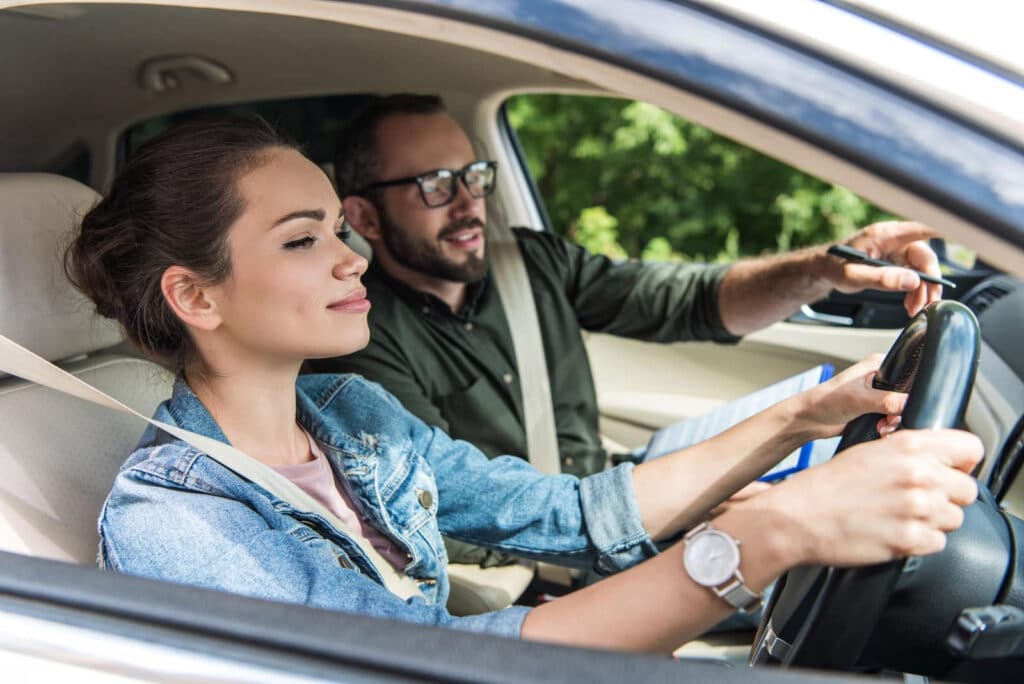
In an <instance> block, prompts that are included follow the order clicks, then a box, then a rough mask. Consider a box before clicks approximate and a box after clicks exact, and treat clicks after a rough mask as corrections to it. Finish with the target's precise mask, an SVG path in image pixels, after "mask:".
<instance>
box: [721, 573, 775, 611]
mask: <svg viewBox="0 0 1024 684" xmlns="http://www.w3.org/2000/svg"><path fill="white" fill-rule="evenodd" d="M715 593H716V594H718V595H719V596H721V597H722V598H723V599H725V602H726V603H728V604H729V605H730V606H732V607H733V608H737V609H739V610H742V611H743V612H744V613H749V612H751V611H754V610H757V608H758V607H759V606H760V605H761V601H763V600H764V595H763V594H761V593H759V592H756V591H751V590H750V588H749V587H747V585H746V584H744V583H743V575H741V574H740V573H739V570H737V571H736V575H735V576H734V577H733V579H732V581H731V582H729V583H728V584H726V585H725V586H718V587H715Z"/></svg>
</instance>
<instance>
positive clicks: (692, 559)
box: [683, 530, 740, 587]
mask: <svg viewBox="0 0 1024 684" xmlns="http://www.w3.org/2000/svg"><path fill="white" fill-rule="evenodd" d="M683 565H685V566H686V572H687V573H689V575H690V577H691V578H692V579H693V581H694V582H696V583H697V584H700V585H703V586H705V587H717V586H718V585H719V584H722V583H723V582H725V581H727V580H729V579H730V578H732V576H733V575H734V574H735V573H736V570H738V569H739V566H740V550H739V548H737V546H736V543H735V542H734V541H733V540H732V539H730V538H729V537H727V536H726V535H724V534H722V533H721V532H718V531H717V530H707V531H705V532H701V533H700V534H698V535H696V536H695V537H693V538H692V539H689V540H687V542H686V550H685V551H684V553H683Z"/></svg>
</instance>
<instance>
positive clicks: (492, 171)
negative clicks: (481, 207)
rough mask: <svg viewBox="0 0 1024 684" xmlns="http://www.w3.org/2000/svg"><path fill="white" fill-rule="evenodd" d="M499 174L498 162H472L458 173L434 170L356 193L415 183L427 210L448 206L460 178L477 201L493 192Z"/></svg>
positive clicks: (379, 183) (373, 185)
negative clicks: (428, 208)
mask: <svg viewBox="0 0 1024 684" xmlns="http://www.w3.org/2000/svg"><path fill="white" fill-rule="evenodd" d="M497 173H498V162H495V161H475V162H473V163H472V164H467V165H466V166H464V167H462V168H461V169H459V170H457V171H456V170H455V169H434V170H433V171H427V172H426V173H423V174H420V175H419V176H408V177H406V178H395V179H393V180H386V181H377V182H376V183H370V184H369V185H367V186H366V187H365V188H363V189H362V190H360V191H359V193H358V194H363V193H365V192H366V191H367V190H373V189H375V188H389V187H391V186H393V185H406V184H408V183H416V184H417V185H418V186H419V187H420V197H422V198H423V203H424V204H425V205H427V206H428V207H431V208H433V207H443V206H444V205H446V204H449V203H450V202H451V201H452V200H453V199H455V195H456V193H457V192H458V185H456V181H457V180H459V179H460V178H461V179H462V184H463V185H465V186H466V190H467V191H468V192H469V195H470V196H471V197H475V198H477V199H480V198H481V197H486V196H487V195H490V194H491V193H492V192H493V191H494V179H495V177H496V176H497Z"/></svg>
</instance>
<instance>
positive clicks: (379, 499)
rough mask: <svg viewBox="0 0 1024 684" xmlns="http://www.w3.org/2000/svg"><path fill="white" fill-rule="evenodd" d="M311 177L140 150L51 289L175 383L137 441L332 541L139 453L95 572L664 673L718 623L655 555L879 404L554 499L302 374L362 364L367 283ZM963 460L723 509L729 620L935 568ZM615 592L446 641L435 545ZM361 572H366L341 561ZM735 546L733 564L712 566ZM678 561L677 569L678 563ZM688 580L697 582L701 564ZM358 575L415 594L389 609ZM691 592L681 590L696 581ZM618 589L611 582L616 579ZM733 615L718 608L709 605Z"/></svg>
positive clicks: (855, 379)
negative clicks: (838, 588)
mask: <svg viewBox="0 0 1024 684" xmlns="http://www.w3.org/2000/svg"><path fill="white" fill-rule="evenodd" d="M346 236H347V230H346V227H345V222H344V216H343V215H342V208H341V204H340V202H339V200H338V198H337V196H336V195H335V193H334V191H333V189H332V187H331V184H330V182H329V181H328V179H327V178H326V176H325V175H324V174H323V173H322V172H321V171H320V170H319V169H318V168H317V167H316V166H315V165H314V164H312V163H311V162H310V161H309V160H307V159H306V158H305V157H303V156H302V155H301V154H300V153H299V152H298V151H297V150H296V149H295V147H294V146H292V145H291V144H290V143H288V142H287V141H286V140H284V139H282V138H281V137H280V136H279V135H278V134H277V133H276V132H274V131H273V130H272V129H270V128H269V127H268V126H267V125H266V124H265V123H264V122H262V121H260V120H253V119H237V118H236V119H221V120H207V121H199V122H193V123H190V124H185V125H184V126H181V127H178V128H175V129H172V130H170V131H168V132H166V133H165V134H163V135H161V136H159V137H158V138H156V139H154V140H153V141H151V142H149V143H148V144H146V145H144V146H143V147H142V148H140V149H139V151H138V153H137V154H136V155H135V156H134V157H133V158H132V159H131V160H130V161H129V163H128V164H127V166H126V167H125V169H124V170H123V171H122V173H121V174H120V175H119V176H118V178H117V179H116V181H115V182H114V185H113V188H112V189H111V192H110V194H109V196H108V197H107V198H106V199H105V200H103V201H102V202H101V203H100V204H99V205H98V206H97V207H96V208H95V209H93V210H92V211H91V212H90V213H89V214H88V215H87V216H86V217H85V219H84V221H83V223H82V227H81V232H80V234H79V235H78V236H77V239H76V241H75V242H74V244H73V245H72V246H71V248H70V249H69V252H68V271H69V275H70V276H71V278H72V280H73V281H74V282H75V284H76V285H77V286H78V287H79V288H80V289H81V290H82V291H83V292H85V293H86V294H87V295H88V296H89V297H90V298H91V299H92V300H93V301H94V302H95V304H96V308H97V310H98V311H99V313H101V314H102V315H105V316H108V317H111V318H114V319H116V320H118V321H120V322H121V323H122V325H123V326H124V327H125V329H126V331H127V334H128V336H129V338H130V339H131V340H133V341H134V342H135V343H136V344H137V345H138V346H139V347H140V348H141V349H142V350H143V351H145V352H146V353H147V354H148V355H149V356H150V357H151V358H153V359H155V360H158V361H160V362H162V363H164V364H165V365H168V366H170V367H171V368H174V369H175V370H177V371H179V374H178V377H177V381H176V383H175V387H174V393H173V396H172V397H171V399H169V400H168V401H167V402H164V404H162V405H161V406H160V408H159V409H158V410H157V414H156V417H157V418H158V419H159V420H163V421H166V422H171V423H176V424H177V425H179V426H182V427H184V428H187V429H189V430H192V431H194V432H199V433H202V434H205V435H207V436H210V437H213V438H215V439H218V440H221V441H224V442H229V443H230V444H232V445H234V446H235V447H237V448H238V449H240V450H241V451H243V452H245V453H246V454H247V455H248V456H249V457H251V458H253V459H256V460H258V461H260V462H262V463H264V464H266V465H268V466H271V467H273V468H275V469H277V470H278V472H280V473H282V474H283V475H285V476H286V477H288V478H289V479H291V480H292V481H294V482H295V483H296V484H298V485H299V486H300V487H302V488H304V489H305V490H306V491H308V492H309V493H310V494H312V495H313V496H314V497H315V498H317V499H319V500H320V501H321V502H323V503H324V504H325V505H327V506H328V507H329V508H331V509H332V511H334V512H335V514H336V515H338V516H339V517H340V518H342V519H343V520H346V522H348V523H349V526H348V527H349V529H350V530H354V531H349V532H344V531H341V530H339V529H338V528H336V527H334V526H332V525H331V524H329V523H328V522H327V521H326V520H325V519H324V518H321V517H319V516H317V515H315V514H312V513H309V512H308V511H301V510H295V508H294V507H293V506H291V505H290V504H289V503H288V502H285V501H282V500H280V499H278V498H277V497H275V496H274V495H272V494H270V493H269V492H267V491H266V490H264V489H262V488H261V487H259V486H257V485H255V484H252V483H250V482H248V481H246V480H245V479H243V478H241V477H240V476H238V475H236V474H235V473H234V472H232V471H230V470H228V469H226V468H224V467H223V466H221V465H220V464H219V463H217V462H216V461H214V460H213V459H211V458H209V457H208V456H206V455H204V454H202V453H201V452H200V451H199V450H197V449H196V448H194V447H191V446H189V445H188V444H185V443H184V442H181V441H180V440H177V439H175V438H173V437H170V436H167V435H165V434H163V433H159V432H157V431H155V430H150V431H149V432H147V434H146V435H145V436H144V437H143V440H142V443H141V444H140V446H139V448H138V449H137V450H136V451H135V453H133V454H132V455H131V457H130V458H129V459H128V461H127V462H126V464H125V466H124V467H123V469H122V471H121V472H120V474H119V476H118V477H117V480H116V481H115V483H114V486H113V490H112V491H111V493H110V496H109V498H108V500H107V503H106V505H105V507H104V510H103V512H102V514H101V519H100V531H101V549H100V559H101V563H102V564H103V565H105V566H106V567H109V568H112V569H114V570H118V571H122V572H128V573H134V574H139V575H146V576H150V577H155V578H159V579H165V580H172V581H179V582H185V583H189V584H193V585H198V586H204V587H211V588H217V589H222V590H226V591H233V592H238V593H243V594H249V595H253V596H259V597H263V598H269V599H278V600H282V601H292V602H298V603H306V604H309V605H315V606H320V607H325V608H333V609H339V610H349V611H356V612H361V613H368V614H373V615H377V616H383V617H392V618H398V619H404V620H409V621H415V622H420V623H433V624H442V625H449V626H452V627H458V628H464V629H470V630H476V631H488V632H493V633H498V634H505V635H510V636H517V637H522V638H528V639H539V640H547V641H561V642H568V643H575V644H579V645H587V646H597V647H608V648H626V649H635V650H655V651H662V652H669V651H670V650H671V649H673V648H675V647H677V646H678V645H679V644H681V643H683V642H684V641H685V640H686V639H688V638H690V637H692V636H694V635H696V634H699V633H700V632H702V631H703V630H704V629H706V628H707V627H709V626H711V625H713V624H715V623H716V622H718V621H719V620H721V619H722V617H724V616H725V615H727V614H729V613H730V612H732V611H733V610H734V608H733V607H732V605H730V603H729V602H727V601H726V600H724V599H723V598H722V597H721V596H719V595H717V594H716V593H715V592H714V591H713V590H712V588H710V587H708V586H702V585H701V584H698V583H697V582H696V581H695V580H694V577H695V576H697V577H698V579H699V578H700V573H701V568H700V567H697V566H698V565H699V563H697V564H696V565H695V563H696V562H695V561H691V560H690V558H689V557H688V559H687V564H686V568H684V562H683V555H684V550H685V549H686V547H687V544H690V543H692V544H693V546H691V548H696V545H697V543H696V541H694V542H690V541H688V540H684V541H680V542H677V543H675V544H672V545H670V546H668V548H667V549H666V550H664V551H663V552H661V553H660V554H659V553H658V552H657V548H656V546H655V542H658V541H662V540H668V539H671V538H673V537H675V536H677V535H678V534H679V533H680V532H682V531H683V530H685V529H687V528H688V527H690V526H692V525H693V524H694V522H695V521H698V520H699V519H701V518H702V517H703V516H704V515H706V513H707V511H710V510H712V509H713V508H714V507H715V506H717V505H718V504H719V503H721V501H722V500H724V499H725V498H727V497H728V496H729V495H731V494H732V493H734V492H736V491H737V490H739V489H740V488H741V487H742V486H744V485H745V484H747V483H748V482H750V481H751V480H753V479H755V478H756V477H758V476H759V475H760V474H761V473H763V472H764V471H766V470H767V469H769V468H770V467H771V466H772V465H774V464H775V463H776V462H777V461H778V460H780V459H781V458H782V457H783V456H784V455H786V454H788V453H789V452H791V451H792V450H793V449H794V448H795V447H796V446H798V445H799V444H802V443H804V442H806V441H807V440H809V439H815V438H820V437H826V436H832V435H836V434H838V433H839V431H840V430H841V429H842V427H843V426H844V424H845V423H846V422H847V421H849V420H850V419H851V418H853V417H854V416H857V415H860V414H863V413H867V412H878V413H883V414H887V415H888V416H889V418H888V419H886V420H884V421H883V424H882V425H881V426H880V427H881V429H882V430H883V431H886V432H891V431H892V429H893V427H894V425H895V421H896V416H898V414H899V412H900V411H901V410H902V404H903V400H904V397H903V395H899V394H894V393H888V392H882V391H879V390H874V389H872V388H871V386H870V380H871V377H872V375H873V372H874V369H875V368H876V365H877V363H878V359H877V358H875V359H871V360H868V361H865V362H862V363H860V364H857V365H855V366H853V367H852V368H850V369H848V370H847V371H845V372H844V373H841V374H839V375H838V376H836V377H835V378H834V379H833V380H831V381H829V382H827V383H825V384H823V385H819V386H818V387H816V388H814V389H811V390H809V391H807V392H805V393H803V394H800V395H797V396H796V397H793V398H791V399H788V400H786V401H784V402H781V403H780V404H778V405H776V406H774V407H772V408H771V409H769V410H767V411H765V412H763V413H761V414H759V415H757V416H754V417H753V418H751V419H749V420H747V421H745V422H743V423H741V424H740V425H738V426H736V427H734V428H733V429H731V430H729V431H727V432H725V433H723V434H722V435H720V436H718V437H715V438H714V439H712V440H709V441H707V442H705V443H702V444H700V445H697V446H694V447H691V448H689V449H687V450H685V451H682V452H679V453H678V454H675V455H671V456H667V457H664V458H661V459H658V460H656V461H654V462H651V463H649V464H645V465H642V466H638V467H636V468H633V467H632V466H631V465H628V464H626V465H622V466H619V467H617V468H615V469H613V470H610V471H607V472H604V473H599V474H597V475H594V476H591V477H588V478H585V479H583V480H577V479H576V478H573V477H570V476H543V475H540V474H539V473H537V472H536V471H535V470H533V469H532V468H531V467H530V466H529V465H528V464H527V463H526V462H525V461H523V460H521V459H519V458H514V457H503V458H498V459H495V460H493V461H489V460H488V459H487V458H486V457H484V456H483V455H482V454H481V453H479V452H478V451H477V450H476V449H475V448H474V447H473V446H472V445H470V444H467V443H465V442H458V441H453V440H451V439H450V438H448V437H447V436H446V435H445V434H444V433H443V432H441V431H440V430H438V429H436V428H430V427H428V426H426V425H424V424H423V423H422V422H420V421H419V420H417V419H416V418H414V417H413V416H411V415H410V414H408V413H407V412H405V411H404V410H403V409H402V407H401V406H400V405H398V403H397V402H396V401H395V400H394V399H393V398H392V397H391V396H390V395H388V394H387V393H386V392H384V391H383V390H382V389H381V388H380V387H379V386H377V385H374V384H372V383H369V382H367V381H365V380H363V379H362V378H360V377H358V376H324V375H321V376H302V377H299V375H298V374H299V368H300V365H301V364H302V362H303V360H304V359H306V358H310V357H328V356H336V355H339V354H344V353H348V352H351V351H354V350H356V349H359V348H361V347H362V346H363V345H365V344H366V342H367V339H368V332H367V324H366V312H367V311H368V309H369V307H370V303H369V302H368V301H367V300H366V299H365V291H364V290H363V288H362V287H361V285H360V276H361V274H362V273H363V272H364V270H365V269H366V265H367V264H366V261H365V260H364V259H363V258H362V257H360V256H358V255H357V254H355V253H354V252H352V251H351V250H350V249H349V248H348V247H347V246H346V245H345V238H346ZM980 455H981V447H980V442H979V441H978V440H977V439H976V438H974V437H973V436H971V435H969V434H967V433H963V432H956V431H944V432H934V433H925V432H911V431H905V432H901V433H896V434H892V435H890V436H888V437H886V438H885V439H883V440H880V441H878V442H874V443H871V444H868V445H861V446H858V447H856V448H854V449H851V450H849V451H848V452H847V453H845V454H844V455H843V457H842V458H839V459H835V460H834V461H832V462H830V463H828V464H826V465H823V466H821V467H818V468H814V469H812V470H810V471H807V472H805V473H802V474H800V475H797V476H795V477H793V478H791V479H790V480H789V481H787V482H785V483H783V484H781V485H779V486H777V487H773V488H771V489H770V490H769V491H767V492H764V493H761V494H759V495H757V496H754V497H750V498H747V499H744V500H741V501H738V502H735V503H733V504H732V505H730V506H728V507H727V508H726V510H725V511H724V512H723V513H721V514H720V515H718V516H717V517H716V518H715V519H714V520H713V526H714V528H715V529H717V530H718V531H720V532H721V533H723V534H725V535H727V536H726V538H727V539H729V538H731V539H732V540H738V541H739V542H741V543H742V546H741V548H742V552H741V554H740V560H739V567H738V570H739V572H740V573H741V575H742V579H743V580H744V581H745V586H746V590H747V596H750V595H752V594H756V593H757V592H759V591H761V590H762V589H763V588H764V587H765V586H766V585H767V584H768V583H770V582H771V581H772V580H773V579H774V578H775V577H776V576H778V575H779V574H780V573H781V572H783V571H785V570H786V569H788V568H790V567H793V566H795V565H798V564H803V563H816V564H823V565H856V564H867V563H875V562H880V561H885V560H889V559H892V558H894V557H898V556H900V555H906V554H923V553H930V552H934V551H937V550H939V549H941V548H942V546H943V544H944V539H945V537H944V534H943V533H944V532H945V531H948V530H952V529H955V528H956V527H958V526H959V525H960V523H961V520H962V511H961V509H960V507H961V506H963V505H966V504H968V503H970V502H971V501H972V500H973V499H974V497H975V495H976V487H975V484H974V482H973V480H972V479H971V478H970V477H969V476H968V475H967V474H966V473H967V472H969V471H970V470H971V468H972V467H973V466H974V465H975V463H976V462H977V461H978V459H979V458H980ZM442 532H443V533H444V534H447V535H449V536H451V537H454V538H457V539H462V540H465V541H468V542H472V543H475V544H479V545H483V546H488V547H491V548H496V549H499V550H504V551H510V552H512V553H515V554H517V555H520V556H526V557H532V558H537V559H542V560H548V561H552V562H560V563H563V564H568V565H575V566H578V567H586V568H594V569H596V570H598V571H599V572H601V573H603V574H612V573H617V574H614V576H612V577H609V578H608V579H607V580H605V581H603V582H600V583H597V584H595V585H593V586H589V587H586V588H585V589H582V590H580V591H578V592H576V593H573V594H570V595H568V596H565V597H563V598H561V599H559V600H558V601H554V602H552V603H549V604H546V605H543V606H540V607H537V608H534V609H532V610H531V609H527V608H524V607H512V608H509V609H506V610H503V611H499V612H496V613H490V614H486V615H481V616H472V617H465V618H454V617H452V616H451V615H449V614H448V613H447V612H446V610H445V608H444V604H445V600H446V598H447V594H448V581H447V577H446V573H445V565H446V562H447V561H446V558H445V555H444V547H443V544H442V541H441V533H442ZM356 536H361V537H363V538H364V539H365V541H368V542H369V543H370V544H371V545H372V546H373V547H374V548H375V549H376V550H377V551H378V552H379V553H380V556H381V557H382V558H383V560H378V561H377V562H378V565H374V563H373V562H372V561H371V560H370V558H369V556H368V555H367V554H365V553H363V552H362V551H361V549H360V547H359V546H358V545H357V544H356V543H355V541H354V537H356ZM731 548H736V547H731ZM694 553H695V554H696V552H694ZM704 560H705V561H706V560H707V559H704ZM380 563H384V564H387V565H389V566H391V568H393V569H395V570H397V571H399V572H401V573H404V574H405V575H406V576H408V577H411V578H413V579H415V580H416V583H417V585H418V590H419V594H418V595H416V596H413V597H411V598H407V599H404V600H403V599H401V598H399V597H398V596H396V595H395V594H392V593H390V592H388V591H387V590H386V589H385V588H384V587H383V586H382V584H381V582H380V578H381V577H382V573H383V571H384V570H387V569H390V568H381V567H380V565H379V564H380ZM705 569H706V568H705ZM620 570H621V571H622V572H618V571H620ZM731 600H733V603H735V600H734V599H731Z"/></svg>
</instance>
